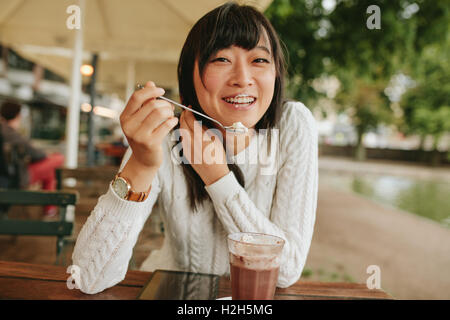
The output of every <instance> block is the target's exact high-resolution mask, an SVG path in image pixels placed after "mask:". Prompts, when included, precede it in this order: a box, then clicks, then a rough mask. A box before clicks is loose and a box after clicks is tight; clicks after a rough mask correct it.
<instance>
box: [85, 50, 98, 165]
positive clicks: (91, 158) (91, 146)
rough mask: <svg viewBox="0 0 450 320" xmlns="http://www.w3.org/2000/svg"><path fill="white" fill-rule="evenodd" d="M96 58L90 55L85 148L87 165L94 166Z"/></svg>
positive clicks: (96, 56) (95, 55)
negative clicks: (90, 73) (90, 72)
mask: <svg viewBox="0 0 450 320" xmlns="http://www.w3.org/2000/svg"><path fill="white" fill-rule="evenodd" d="M97 59H98V55H97V54H94V55H93V56H92V68H93V69H94V72H93V73H92V76H91V82H90V84H89V89H90V90H89V91H90V95H91V106H92V108H91V111H89V118H88V149H87V160H88V161H87V162H88V163H87V165H88V167H92V166H94V163H95V150H94V148H95V146H94V129H95V127H94V106H95V75H96V73H97Z"/></svg>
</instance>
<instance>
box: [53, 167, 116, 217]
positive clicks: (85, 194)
mask: <svg viewBox="0 0 450 320" xmlns="http://www.w3.org/2000/svg"><path fill="white" fill-rule="evenodd" d="M118 170H119V167H116V166H100V167H85V168H75V169H69V168H58V169H56V180H57V186H56V188H57V189H58V190H69V191H71V190H72V191H77V192H78V193H79V194H80V202H79V204H78V206H77V214H82V215H89V213H90V212H91V211H92V210H93V209H94V207H95V205H96V204H97V201H98V198H99V197H100V196H101V195H102V194H104V193H106V192H107V191H108V186H109V183H110V182H111V180H112V179H113V178H114V176H115V175H116V173H117V171H118Z"/></svg>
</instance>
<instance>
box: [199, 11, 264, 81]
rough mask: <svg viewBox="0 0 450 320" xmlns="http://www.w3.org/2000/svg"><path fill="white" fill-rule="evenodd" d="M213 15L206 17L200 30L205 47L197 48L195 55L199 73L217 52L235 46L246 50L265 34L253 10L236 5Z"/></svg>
mask: <svg viewBox="0 0 450 320" xmlns="http://www.w3.org/2000/svg"><path fill="white" fill-rule="evenodd" d="M217 10H220V11H219V12H216V13H215V14H214V13H213V12H214V11H213V12H211V14H210V15H206V16H205V17H204V18H205V19H206V21H205V22H206V23H205V24H203V28H202V29H203V30H201V33H202V38H203V39H205V40H206V41H205V42H204V43H205V44H206V46H203V47H202V48H198V49H199V51H198V53H197V55H196V57H198V61H199V71H200V74H202V71H203V69H204V67H205V65H206V63H207V61H208V59H209V58H210V57H211V56H212V55H214V54H215V53H217V52H218V51H219V50H222V49H226V48H229V47H231V46H233V45H234V46H237V47H240V48H243V49H246V50H251V49H253V48H255V47H256V45H257V44H258V42H259V40H260V38H261V36H262V35H264V34H265V33H267V31H266V30H265V28H264V26H263V22H262V21H261V19H260V17H258V16H256V15H255V13H254V11H253V10H248V9H247V10H246V8H245V7H244V8H242V7H241V8H239V7H238V6H236V5H229V6H226V5H225V6H222V7H219V8H217Z"/></svg>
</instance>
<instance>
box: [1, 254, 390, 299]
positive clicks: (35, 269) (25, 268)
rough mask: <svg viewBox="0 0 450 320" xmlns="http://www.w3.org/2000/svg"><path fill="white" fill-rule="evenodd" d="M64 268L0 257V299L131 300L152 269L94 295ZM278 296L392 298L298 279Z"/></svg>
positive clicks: (223, 285) (222, 288) (361, 287)
mask: <svg viewBox="0 0 450 320" xmlns="http://www.w3.org/2000/svg"><path fill="white" fill-rule="evenodd" d="M66 271H67V268H66V267H61V266H53V265H39V264H30V263H22V262H12V261H0V299H32V300H47V299H49V300H96V299H101V300H111V299H112V300H133V299H135V298H136V297H137V295H138V294H139V293H140V291H141V289H142V287H143V286H144V285H145V284H146V283H147V281H148V279H149V278H150V276H151V272H143V271H132V270H130V271H128V273H127V275H126V277H125V279H124V280H123V281H122V282H120V283H119V284H117V285H116V286H114V287H112V288H109V289H106V290H104V291H103V292H100V293H98V294H94V295H88V294H84V293H82V292H81V291H80V290H76V289H73V290H70V289H68V288H67V282H66V281H67V278H68V277H69V276H70V275H69V274H68V273H66ZM226 296H231V287H230V280H229V278H227V277H222V278H221V279H220V283H219V290H218V297H219V298H220V297H226ZM275 299H277V300H316V299H344V300H348V299H393V298H392V297H391V296H390V295H389V294H387V293H386V292H384V291H382V290H378V289H371V290H370V289H368V288H367V287H366V285H365V284H358V283H335V282H331V283H328V282H312V281H303V280H301V281H298V282H297V283H295V284H294V285H292V286H290V287H289V288H283V289H281V288H277V291H276V293H275Z"/></svg>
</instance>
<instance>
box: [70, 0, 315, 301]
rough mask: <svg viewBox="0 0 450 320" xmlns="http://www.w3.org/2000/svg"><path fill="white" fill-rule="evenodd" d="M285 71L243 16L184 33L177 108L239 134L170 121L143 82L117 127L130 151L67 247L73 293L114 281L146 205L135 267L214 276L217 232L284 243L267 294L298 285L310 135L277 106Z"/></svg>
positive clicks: (297, 112) (219, 254) (306, 123)
mask: <svg viewBox="0 0 450 320" xmlns="http://www.w3.org/2000/svg"><path fill="white" fill-rule="evenodd" d="M284 68H285V67H284V58H283V53H282V50H281V47H280V43H279V40H278V37H277V35H276V33H275V31H274V30H273V28H272V26H271V24H270V22H269V21H268V20H267V19H266V18H265V17H264V16H263V15H262V14H261V13H260V12H258V11H257V10H256V9H254V8H252V7H249V6H240V5H237V4H235V3H227V4H225V5H223V6H221V7H218V8H216V9H214V10H213V11H211V12H209V13H207V14H206V15H205V16H203V17H202V18H201V19H200V20H199V21H198V22H197V23H196V24H195V25H194V27H193V28H192V30H191V31H190V33H189V35H188V37H187V39H186V42H185V44H184V47H183V50H182V52H181V56H180V60H179V65H178V77H179V79H178V80H179V92H180V97H181V100H182V103H183V104H184V105H187V106H190V107H191V108H193V109H194V110H197V111H199V112H202V113H204V114H206V115H208V116H210V117H211V118H213V119H216V120H218V121H219V122H220V123H222V124H223V125H225V126H230V125H232V124H233V123H235V122H241V123H242V124H244V125H245V126H246V127H247V128H249V129H250V130H249V131H248V132H247V133H244V134H229V133H227V132H225V131H224V130H223V129H222V128H221V127H220V126H218V125H216V124H215V123H214V122H210V121H205V119H202V117H200V116H197V115H195V116H194V113H192V112H188V111H183V112H182V114H181V116H180V119H179V120H178V119H177V118H176V117H174V113H173V107H172V106H171V105H170V104H169V103H168V102H166V101H164V100H161V99H156V98H157V97H159V96H162V95H164V90H163V89H161V88H158V87H157V86H156V85H155V83H153V82H151V81H149V82H148V83H146V85H145V87H144V88H143V89H141V90H138V91H136V92H135V93H134V94H133V95H132V96H131V98H130V99H129V101H128V103H127V105H126V107H125V109H124V111H123V113H122V114H121V119H120V121H121V126H122V129H123V131H124V134H125V135H126V137H127V139H128V142H129V144H130V148H129V150H128V151H127V153H126V154H125V156H124V159H123V162H122V165H121V166H120V169H119V173H118V175H117V176H116V177H115V179H114V180H113V182H112V183H111V185H110V187H109V190H108V191H107V193H106V194H104V195H103V196H101V197H100V198H99V201H98V204H97V205H96V207H95V209H94V210H93V212H92V213H91V215H90V217H89V218H88V220H87V222H86V224H85V225H84V226H83V228H82V230H81V232H80V234H79V236H78V239H77V243H76V246H75V249H74V253H73V264H74V265H77V266H78V268H79V270H80V274H79V275H80V283H79V284H78V285H79V286H80V289H81V290H82V291H83V292H85V293H97V292H100V291H102V290H104V289H106V288H109V287H111V286H114V285H115V284H117V283H118V282H120V281H122V280H123V279H124V277H125V274H126V272H127V268H128V262H129V260H130V258H131V256H132V253H133V247H134V245H135V244H136V241H137V238H138V235H139V233H140V231H141V230H142V228H143V226H144V223H145V221H146V220H147V218H148V217H149V215H150V213H151V212H152V208H153V205H154V204H155V202H156V201H157V200H158V208H159V214H160V215H161V218H162V220H163V223H164V229H165V238H164V244H163V246H162V248H161V249H160V250H157V251H154V252H152V253H151V254H150V256H149V257H148V258H147V259H146V260H145V261H144V262H143V264H142V266H141V270H144V271H153V270H155V269H171V270H184V271H191V272H200V273H214V274H219V275H225V274H228V273H229V261H228V249H227V242H226V238H227V234H230V233H234V232H239V231H242V232H260V233H267V234H272V235H276V236H279V237H281V238H283V239H284V240H285V241H286V242H285V246H284V249H283V253H282V260H281V267H280V271H279V278H278V284H277V285H278V286H279V287H287V286H290V285H291V284H293V283H295V282H296V281H298V279H299V278H300V275H301V273H302V270H303V267H304V265H305V261H306V258H307V255H308V251H309V247H310V244H311V238H312V235H313V229H314V222H315V212H316V204H317V182H318V167H317V158H318V150H317V130H316V125H315V121H314V118H313V117H312V115H311V113H310V111H309V110H308V109H307V108H306V107H305V106H304V105H303V104H302V103H300V102H283V97H282V94H283V77H284ZM200 121H201V122H200ZM176 126H177V128H176V130H173V129H174V128H175V127H176ZM174 132H178V135H175V134H173V133H174ZM196 132H197V134H196ZM171 133H172V134H171ZM198 133H200V134H198ZM177 137H181V139H178V140H177ZM180 140H181V141H180ZM180 149H181V152H179V151H180ZM211 150H213V151H211ZM230 150H231V151H230ZM269 150H275V153H274V152H268V151H269ZM206 151H207V152H206ZM267 154H269V155H270V154H275V156H274V157H270V156H263V157H260V156H261V155H267ZM199 155H201V156H200V157H199ZM255 155H257V156H258V157H257V158H258V161H251V160H252V159H253V160H254V159H255ZM261 159H264V161H262V160H261ZM267 159H272V160H273V161H267ZM274 159H275V160H274ZM268 162H269V163H270V166H268V165H267V163H268ZM268 167H270V170H268ZM153 214H158V213H155V212H154V213H153Z"/></svg>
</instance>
